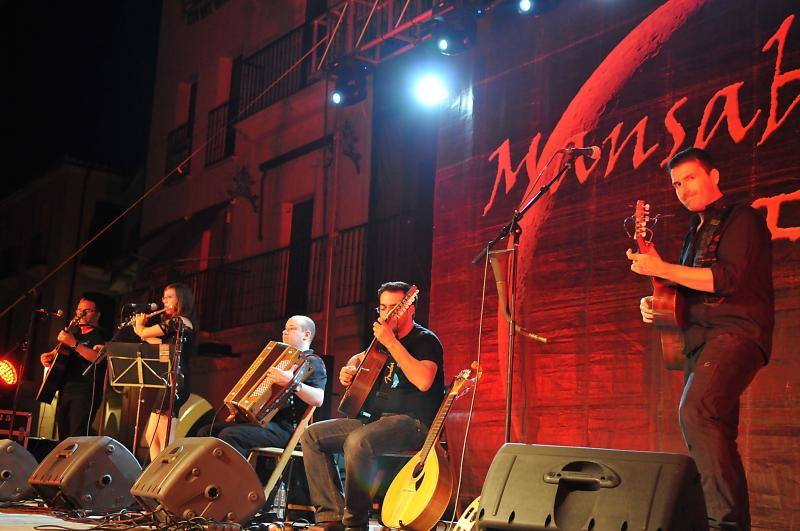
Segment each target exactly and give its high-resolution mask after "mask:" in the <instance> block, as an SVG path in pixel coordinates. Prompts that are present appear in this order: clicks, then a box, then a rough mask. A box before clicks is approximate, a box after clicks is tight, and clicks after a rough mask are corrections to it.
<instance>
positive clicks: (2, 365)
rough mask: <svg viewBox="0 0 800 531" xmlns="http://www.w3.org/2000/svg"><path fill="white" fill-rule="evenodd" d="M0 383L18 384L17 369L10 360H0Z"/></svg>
mask: <svg viewBox="0 0 800 531" xmlns="http://www.w3.org/2000/svg"><path fill="white" fill-rule="evenodd" d="M0 382H3V383H4V384H6V385H14V384H16V383H17V368H16V367H14V365H13V364H12V363H11V362H10V361H8V360H0Z"/></svg>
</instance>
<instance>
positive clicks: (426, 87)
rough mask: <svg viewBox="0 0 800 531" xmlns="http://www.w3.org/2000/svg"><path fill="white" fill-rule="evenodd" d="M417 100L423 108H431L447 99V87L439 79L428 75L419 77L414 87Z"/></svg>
mask: <svg viewBox="0 0 800 531" xmlns="http://www.w3.org/2000/svg"><path fill="white" fill-rule="evenodd" d="M414 93H415V94H416V96H417V100H419V102H420V103H422V104H423V105H425V106H428V107H433V106H434V105H439V104H440V103H442V102H443V101H445V100H446V99H447V94H448V91H447V86H446V85H445V83H444V81H443V80H442V78H441V77H439V76H437V75H434V74H428V75H425V76H423V77H421V78H420V79H419V80H418V81H417V83H416V86H415V87H414Z"/></svg>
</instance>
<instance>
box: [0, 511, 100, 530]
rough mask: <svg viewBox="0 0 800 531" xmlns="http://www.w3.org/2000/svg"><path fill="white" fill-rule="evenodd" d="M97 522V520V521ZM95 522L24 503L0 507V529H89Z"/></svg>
mask: <svg viewBox="0 0 800 531" xmlns="http://www.w3.org/2000/svg"><path fill="white" fill-rule="evenodd" d="M98 523H99V521H98ZM95 525H97V524H82V523H78V522H75V521H74V520H64V519H62V518H58V517H56V516H54V513H53V512H51V511H50V509H48V508H46V507H37V506H36V505H25V506H15V507H0V530H3V531H5V530H11V529H13V530H14V531H27V530H29V529H90V528H92V527H94V526H95Z"/></svg>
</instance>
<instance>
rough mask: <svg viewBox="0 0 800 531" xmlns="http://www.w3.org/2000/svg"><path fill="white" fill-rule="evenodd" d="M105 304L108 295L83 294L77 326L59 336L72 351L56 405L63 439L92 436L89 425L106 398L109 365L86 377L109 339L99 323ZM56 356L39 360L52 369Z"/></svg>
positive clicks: (47, 356) (79, 303)
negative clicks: (106, 377) (85, 373)
mask: <svg viewBox="0 0 800 531" xmlns="http://www.w3.org/2000/svg"><path fill="white" fill-rule="evenodd" d="M104 302H106V300H105V299H104V296H103V295H101V294H99V293H84V294H83V295H81V298H80V300H79V301H78V307H77V308H76V309H75V317H76V319H77V324H76V326H75V327H74V328H70V329H68V330H62V331H61V332H59V333H58V337H56V340H57V341H59V342H60V343H62V344H63V345H64V346H66V347H67V348H68V349H70V351H69V353H68V357H67V359H66V366H65V370H64V378H63V386H62V387H61V389H60V390H59V393H58V403H57V405H56V425H57V426H58V437H59V439H60V440H63V439H66V438H67V437H76V436H81V435H88V434H89V426H90V425H91V423H92V422H93V421H94V417H95V415H96V414H97V409H98V408H99V406H100V401H101V400H102V398H103V382H104V380H105V374H106V365H105V362H103V363H101V364H100V365H99V366H98V367H97V368H96V370H94V371H92V372H90V373H89V374H87V375H86V376H84V375H83V371H84V370H85V369H86V368H87V367H88V366H89V364H90V363H91V362H93V361H94V359H95V358H96V357H97V352H98V350H99V349H100V348H101V347H102V346H103V344H104V343H105V342H106V341H107V340H108V337H109V335H108V333H107V331H106V330H105V329H103V328H101V327H100V324H99V323H100V317H101V315H102V312H101V311H100V308H101V306H102V305H103V303H104ZM95 347H97V348H95ZM55 353H56V350H55V349H54V350H52V351H50V352H45V353H44V354H42V355H41V356H40V357H39V359H40V361H41V363H42V365H44V366H45V367H50V366H51V365H52V363H53V360H54V358H55ZM62 355H63V350H62Z"/></svg>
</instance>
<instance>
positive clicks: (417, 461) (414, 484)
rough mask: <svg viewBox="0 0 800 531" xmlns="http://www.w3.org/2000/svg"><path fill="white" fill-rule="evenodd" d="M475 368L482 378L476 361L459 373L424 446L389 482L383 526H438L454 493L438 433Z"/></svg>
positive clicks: (421, 530)
mask: <svg viewBox="0 0 800 531" xmlns="http://www.w3.org/2000/svg"><path fill="white" fill-rule="evenodd" d="M472 371H475V379H478V378H480V370H479V369H478V367H477V364H476V363H473V364H472V367H471V370H470V369H464V370H463V371H461V372H459V373H458V375H457V376H456V377H455V379H454V380H453V384H452V385H451V386H450V390H449V391H448V393H447V396H446V397H445V399H444V401H443V402H442V405H441V406H440V407H439V411H438V412H437V413H436V417H435V418H434V420H433V423H432V424H431V428H430V430H428V436H427V437H426V438H425V444H423V445H422V450H420V451H419V452H417V453H416V454H415V455H414V457H412V458H411V460H410V461H409V462H408V463H406V464H405V466H404V467H403V468H402V469H400V472H398V473H397V475H396V476H395V478H394V479H393V480H392V484H391V485H389V490H387V491H386V496H385V497H384V499H383V507H382V508H381V523H383V525H384V526H386V527H390V528H393V529H410V530H412V531H428V530H429V529H432V528H433V527H435V526H436V522H438V521H439V519H440V518H441V517H442V514H444V511H445V510H446V509H447V504H448V503H450V497H451V496H452V494H453V472H452V471H451V470H450V465H449V464H448V462H447V457H446V456H445V454H444V449H442V446H441V444H439V436H440V435H441V432H442V428H443V427H444V421H445V419H446V418H447V414H448V413H449V412H450V408H451V407H452V405H453V402H454V401H455V399H456V398H458V397H459V396H460V395H461V394H462V391H463V390H464V388H465V386H466V384H467V383H468V382H470V381H472V380H471V379H470V374H471V372H472Z"/></svg>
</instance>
